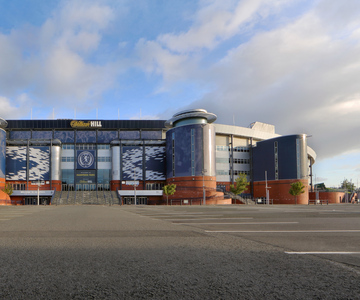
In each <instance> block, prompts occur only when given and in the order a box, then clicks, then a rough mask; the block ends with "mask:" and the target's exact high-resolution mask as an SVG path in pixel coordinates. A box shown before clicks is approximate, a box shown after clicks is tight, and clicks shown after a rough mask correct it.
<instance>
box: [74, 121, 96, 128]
mask: <svg viewBox="0 0 360 300" xmlns="http://www.w3.org/2000/svg"><path fill="white" fill-rule="evenodd" d="M70 126H71V127H72V128H101V127H102V125H101V121H71V122H70Z"/></svg>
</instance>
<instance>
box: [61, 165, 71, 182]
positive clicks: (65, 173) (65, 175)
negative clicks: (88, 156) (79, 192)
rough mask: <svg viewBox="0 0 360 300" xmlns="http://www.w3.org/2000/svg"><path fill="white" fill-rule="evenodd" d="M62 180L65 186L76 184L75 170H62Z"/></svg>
mask: <svg viewBox="0 0 360 300" xmlns="http://www.w3.org/2000/svg"><path fill="white" fill-rule="evenodd" d="M61 178H62V183H63V184H74V170H73V169H63V170H61Z"/></svg>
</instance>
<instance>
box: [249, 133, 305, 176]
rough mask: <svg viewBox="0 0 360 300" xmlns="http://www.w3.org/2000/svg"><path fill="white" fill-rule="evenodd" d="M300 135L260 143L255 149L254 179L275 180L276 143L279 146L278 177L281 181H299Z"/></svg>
mask: <svg viewBox="0 0 360 300" xmlns="http://www.w3.org/2000/svg"><path fill="white" fill-rule="evenodd" d="M298 137H299V136H298V135H290V136H283V137H279V138H274V139H270V140H266V141H261V142H258V143H257V145H256V147H254V148H253V179H254V181H263V180H265V171H267V179H268V180H275V151H274V143H275V142H277V144H278V174H279V175H278V176H279V180H281V179H297V161H296V139H297V138H298Z"/></svg>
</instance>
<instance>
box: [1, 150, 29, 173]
mask: <svg viewBox="0 0 360 300" xmlns="http://www.w3.org/2000/svg"><path fill="white" fill-rule="evenodd" d="M26 170H27V147H7V148H6V180H26V176H27V175H26V173H27V172H26Z"/></svg>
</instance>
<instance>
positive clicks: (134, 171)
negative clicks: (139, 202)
mask: <svg viewBox="0 0 360 300" xmlns="http://www.w3.org/2000/svg"><path fill="white" fill-rule="evenodd" d="M135 180H136V177H135V167H134V204H135V205H136V182H135Z"/></svg>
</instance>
